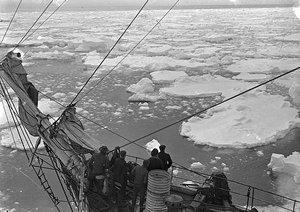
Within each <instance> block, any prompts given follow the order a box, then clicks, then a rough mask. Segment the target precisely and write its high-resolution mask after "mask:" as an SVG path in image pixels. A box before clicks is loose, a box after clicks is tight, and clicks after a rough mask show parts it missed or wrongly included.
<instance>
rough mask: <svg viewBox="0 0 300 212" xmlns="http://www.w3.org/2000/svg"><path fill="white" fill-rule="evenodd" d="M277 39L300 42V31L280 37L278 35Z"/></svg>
mask: <svg viewBox="0 0 300 212" xmlns="http://www.w3.org/2000/svg"><path fill="white" fill-rule="evenodd" d="M276 40H280V41H293V42H300V33H295V34H291V35H285V36H280V37H277V38H276Z"/></svg>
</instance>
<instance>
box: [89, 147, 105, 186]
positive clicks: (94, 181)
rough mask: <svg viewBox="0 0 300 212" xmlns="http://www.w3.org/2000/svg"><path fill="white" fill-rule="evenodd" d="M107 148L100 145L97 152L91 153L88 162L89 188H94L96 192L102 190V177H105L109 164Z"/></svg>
mask: <svg viewBox="0 0 300 212" xmlns="http://www.w3.org/2000/svg"><path fill="white" fill-rule="evenodd" d="M107 151H108V148H107V147H106V146H102V147H100V148H99V152H96V153H94V154H93V155H92V157H91V159H90V160H89V162H88V167H89V168H90V172H89V189H90V190H93V188H96V192H99V191H102V189H103V183H104V179H105V177H106V169H107V168H108V165H109V159H108V157H107V154H106V153H107Z"/></svg>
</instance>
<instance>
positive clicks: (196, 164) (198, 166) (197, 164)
mask: <svg viewBox="0 0 300 212" xmlns="http://www.w3.org/2000/svg"><path fill="white" fill-rule="evenodd" d="M205 167H206V166H205V165H203V164H202V163H201V162H194V163H192V164H191V166H190V168H191V169H204V168H205Z"/></svg>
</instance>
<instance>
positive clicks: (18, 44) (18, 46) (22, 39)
mask: <svg viewBox="0 0 300 212" xmlns="http://www.w3.org/2000/svg"><path fill="white" fill-rule="evenodd" d="M53 1H54V0H51V1H50V2H49V3H48V5H47V6H46V7H45V9H44V10H43V11H42V13H41V14H40V15H39V17H38V18H37V19H36V20H35V22H34V23H33V24H32V26H31V27H30V28H29V29H28V31H27V32H26V33H25V35H24V36H23V37H22V39H21V40H20V41H19V43H18V44H17V45H16V46H15V47H14V49H13V50H12V51H14V50H15V49H16V48H18V47H19V45H20V44H21V43H22V42H23V40H24V39H25V37H26V36H27V35H28V33H29V32H30V30H31V29H32V28H33V27H34V26H35V24H36V23H37V22H38V20H40V18H41V17H42V16H43V14H44V13H45V12H46V10H47V9H48V8H49V7H50V5H51V4H52V2H53Z"/></svg>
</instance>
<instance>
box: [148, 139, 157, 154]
mask: <svg viewBox="0 0 300 212" xmlns="http://www.w3.org/2000/svg"><path fill="white" fill-rule="evenodd" d="M159 146H160V143H159V142H158V140H156V139H153V140H152V141H149V142H148V143H146V145H145V147H146V149H147V150H149V151H152V149H155V148H156V149H158V150H159Z"/></svg>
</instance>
